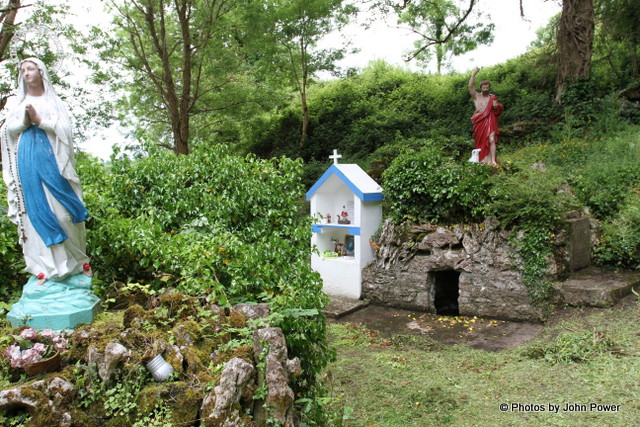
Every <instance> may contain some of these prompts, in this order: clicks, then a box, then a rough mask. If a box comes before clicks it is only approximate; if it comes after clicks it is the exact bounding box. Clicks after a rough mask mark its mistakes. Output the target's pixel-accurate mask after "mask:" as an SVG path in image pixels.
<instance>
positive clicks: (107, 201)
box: [78, 147, 331, 395]
mask: <svg viewBox="0 0 640 427" xmlns="http://www.w3.org/2000/svg"><path fill="white" fill-rule="evenodd" d="M82 163H83V165H82V166H79V167H78V170H79V172H80V173H81V174H82V176H81V178H82V180H83V185H84V187H85V194H86V198H85V201H86V202H87V205H88V206H87V207H88V209H89V211H90V212H91V215H92V222H91V223H90V224H89V225H90V226H89V230H88V235H87V240H88V247H89V253H90V254H91V255H92V257H93V261H92V263H93V266H94V271H95V272H96V273H97V275H99V276H100V278H101V279H102V281H103V282H105V283H109V282H111V281H113V280H117V281H123V282H126V281H129V280H135V281H138V282H140V283H145V284H148V285H149V286H150V287H151V288H152V289H156V290H160V289H162V288H164V287H167V286H172V287H175V288H177V289H178V290H181V291H184V292H186V293H189V294H191V295H194V296H207V297H208V298H209V299H210V300H212V301H215V302H217V303H218V304H220V305H223V306H224V305H228V304H232V303H239V302H268V303H270V304H271V307H272V309H273V310H274V311H275V312H276V313H279V315H278V316H277V317H276V320H274V322H272V324H273V326H281V327H282V328H283V330H284V331H285V334H286V336H287V340H288V346H289V349H290V353H291V355H292V356H298V357H299V358H300V359H301V361H302V363H303V368H304V375H303V376H302V377H301V378H299V379H298V382H297V387H298V391H303V392H304V394H306V395H308V393H310V390H312V389H313V387H314V386H315V375H316V374H318V373H319V372H320V370H321V369H322V368H324V366H325V365H326V363H328V361H330V359H331V352H330V350H329V347H328V344H327V341H326V337H325V328H326V321H325V318H324V316H322V315H321V314H320V311H321V309H322V308H323V307H324V305H325V303H326V296H325V294H324V293H322V282H321V280H320V277H319V275H318V274H317V273H315V272H314V271H313V270H312V269H311V266H310V263H309V258H310V255H311V248H310V244H309V238H310V224H311V219H310V218H309V217H308V216H305V215H301V214H300V212H299V201H300V200H301V199H302V197H303V195H304V188H303V186H302V185H301V180H300V178H301V175H302V162H301V161H299V160H298V161H294V160H289V159H286V158H282V159H271V160H260V159H257V158H256V157H255V156H253V155H250V156H246V157H236V156H232V155H230V154H229V153H228V152H227V150H226V149H225V148H223V147H207V149H206V150H204V149H195V150H194V152H193V153H192V154H190V155H189V156H175V155H173V154H172V153H170V152H160V153H157V154H154V155H152V156H149V157H145V158H141V159H138V160H131V159H129V158H127V157H122V158H118V159H113V163H112V165H111V167H110V170H107V169H106V168H104V167H101V166H96V165H95V164H94V163H92V161H91V159H82ZM293 309H295V310H293ZM299 309H302V310H305V311H303V313H304V315H300V312H299V311H296V310H299ZM296 313H297V314H296Z"/></svg>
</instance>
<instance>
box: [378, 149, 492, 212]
mask: <svg viewBox="0 0 640 427" xmlns="http://www.w3.org/2000/svg"><path fill="white" fill-rule="evenodd" d="M488 177H489V168H487V167H486V166H485V165H480V164H475V163H469V162H466V161H463V162H456V161H453V160H452V159H451V158H449V157H446V156H445V155H444V154H443V152H442V149H441V148H440V147H438V146H436V145H435V143H433V144H427V145H425V146H424V147H423V148H421V149H420V150H417V151H414V150H406V151H405V152H404V153H402V154H401V155H399V156H398V157H396V158H395V159H394V160H393V162H392V163H391V165H390V166H389V168H388V169H387V170H386V171H385V172H384V173H383V180H384V183H385V187H384V191H385V203H386V206H387V207H388V209H389V211H388V215H389V216H390V217H392V218H393V219H394V220H395V221H396V222H400V221H407V220H408V221H411V222H444V223H457V222H465V221H473V220H477V219H480V214H481V213H482V208H483V206H484V204H485V203H486V202H487V198H488V188H489V185H488V184H487V181H488Z"/></svg>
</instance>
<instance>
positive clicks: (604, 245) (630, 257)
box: [594, 193, 640, 270]
mask: <svg viewBox="0 0 640 427" xmlns="http://www.w3.org/2000/svg"><path fill="white" fill-rule="evenodd" d="M594 256H595V259H596V261H597V262H598V263H599V264H604V265H611V266H616V267H622V268H631V269H635V270H640V194H638V193H631V195H630V196H629V197H627V199H626V202H625V203H624V204H623V206H622V208H621V209H620V211H619V212H618V213H617V215H616V216H615V217H614V218H613V219H612V220H611V222H610V223H605V224H603V226H602V238H601V242H600V245H599V246H598V247H597V248H596V250H595V253H594Z"/></svg>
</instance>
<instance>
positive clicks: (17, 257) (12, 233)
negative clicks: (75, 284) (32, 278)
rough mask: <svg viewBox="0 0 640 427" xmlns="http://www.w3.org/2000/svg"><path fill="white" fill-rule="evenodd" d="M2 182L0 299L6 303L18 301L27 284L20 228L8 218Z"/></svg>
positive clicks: (0, 192) (5, 195)
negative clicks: (20, 243)
mask: <svg viewBox="0 0 640 427" xmlns="http://www.w3.org/2000/svg"><path fill="white" fill-rule="evenodd" d="M6 191H7V190H6V187H5V185H4V182H2V181H1V180H0V258H1V259H2V262H1V263H0V283H2V286H1V287H0V299H1V300H2V301H5V302H9V301H14V300H17V299H18V298H19V297H20V294H21V292H22V285H23V284H25V283H26V276H25V275H24V274H22V273H23V270H24V268H25V263H24V257H23V255H22V248H21V247H20V245H19V243H18V228H17V226H16V225H15V224H13V223H12V222H11V221H9V218H8V217H7V192H6Z"/></svg>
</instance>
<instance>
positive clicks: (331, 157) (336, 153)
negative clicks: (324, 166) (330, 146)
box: [329, 149, 342, 165]
mask: <svg viewBox="0 0 640 427" xmlns="http://www.w3.org/2000/svg"><path fill="white" fill-rule="evenodd" d="M329 158H330V159H333V164H334V165H337V164H338V159H341V158H342V154H338V150H336V149H334V150H333V156H329Z"/></svg>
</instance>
